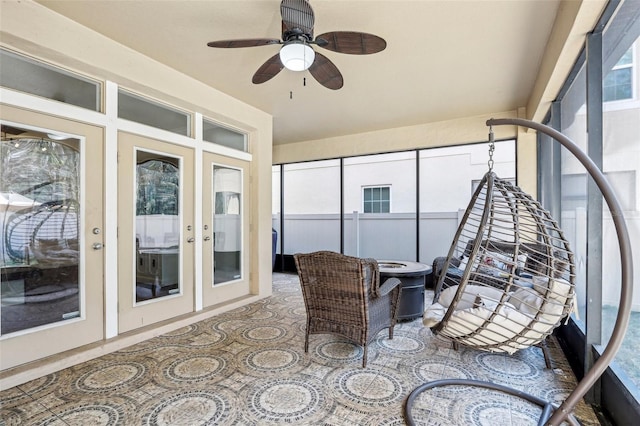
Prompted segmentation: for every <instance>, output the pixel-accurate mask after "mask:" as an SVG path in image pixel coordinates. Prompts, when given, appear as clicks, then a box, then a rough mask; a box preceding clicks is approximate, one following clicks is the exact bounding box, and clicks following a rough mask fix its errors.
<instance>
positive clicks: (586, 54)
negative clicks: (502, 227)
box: [0, 0, 640, 425]
mask: <svg viewBox="0 0 640 426" xmlns="http://www.w3.org/2000/svg"><path fill="white" fill-rule="evenodd" d="M309 3H310V4H311V6H312V7H313V9H314V11H315V18H316V21H315V30H316V33H322V32H324V31H334V30H344V31H361V32H365V33H370V34H375V35H378V36H380V37H382V38H384V39H385V40H386V43H387V46H386V48H385V49H384V50H383V51H381V52H379V53H376V54H372V55H341V54H335V52H328V53H325V51H324V50H322V48H321V47H320V46H317V47H316V50H317V51H318V52H320V51H322V54H325V55H326V56H327V57H328V58H330V59H331V61H333V62H334V64H335V65H336V66H337V67H338V69H339V70H340V71H341V73H342V75H343V76H344V86H343V87H342V88H341V89H339V90H331V89H328V88H326V87H323V86H322V85H321V84H319V83H318V82H317V81H316V80H315V79H314V77H313V76H312V75H310V74H308V73H307V72H304V71H303V72H293V71H289V70H286V69H285V70H283V71H282V72H280V73H279V74H278V75H277V76H275V77H274V78H273V79H271V80H269V81H267V82H264V83H262V84H252V82H251V78H252V76H253V75H254V73H255V72H256V70H257V69H258V68H259V67H260V65H262V64H263V63H264V61H265V60H267V59H268V58H269V57H270V56H272V55H273V54H276V53H277V51H278V48H277V47H276V46H259V47H251V48H243V49H214V48H210V47H207V43H208V42H210V41H212V40H225V39H238V38H253V37H276V38H277V37H279V36H280V34H281V15H280V2H279V1H275V0H269V1H243V2H229V1H211V2H183V1H166V2H145V1H130V2H111V1H102V0H98V1H76V2H67V1H55V0H51V1H50V0H38V1H34V0H27V1H20V2H18V1H8V2H3V3H2V5H1V12H2V13H1V16H0V48H1V49H0V54H1V56H0V71H1V73H0V86H1V87H0V120H1V122H2V151H1V152H0V155H1V157H0V162H2V170H1V171H0V201H1V202H2V204H0V208H1V210H2V211H0V216H1V217H2V234H3V237H2V242H0V249H1V250H0V255H1V256H2V258H1V259H0V266H1V269H2V272H1V275H2V307H1V309H2V318H1V320H0V353H1V354H2V355H1V356H0V391H1V392H0V395H2V394H4V395H5V397H4V398H2V399H1V400H3V401H11V400H12V398H13V397H12V395H13V394H12V393H11V392H16V389H20V386H24V385H25V384H27V383H30V382H32V381H34V380H38V379H42V378H44V377H47V376H48V375H51V374H54V373H56V372H59V371H62V370H64V369H67V368H70V367H73V366H75V365H79V364H81V363H85V362H88V361H91V360H96V359H100V358H99V357H101V356H105V355H108V354H111V353H117V352H118V351H121V350H125V349H126V348H130V347H132V345H137V344H141V343H143V342H146V341H149V340H150V339H153V338H156V337H157V336H160V335H163V334H165V333H173V332H176V330H180V329H182V328H184V327H190V326H192V325H193V324H195V323H198V322H201V321H205V322H206V321H214V320H215V319H216V318H219V317H220V316H221V315H225V314H230V315H236V314H234V313H235V312H238V310H242V309H248V308H247V307H249V306H253V305H252V304H255V303H257V302H261V301H262V302H263V303H265V301H266V300H270V298H271V297H274V296H277V295H276V294H275V293H276V290H275V288H276V286H275V284H274V283H275V282H276V281H277V282H281V283H284V284H282V285H283V286H284V288H285V289H286V288H288V285H289V284H290V282H289V281H287V280H291V279H293V280H295V266H294V265H293V261H292V259H293V254H295V253H297V252H311V251H316V250H332V251H336V252H340V253H344V254H347V255H353V256H358V257H371V258H376V259H404V260H409V261H414V262H421V263H423V264H426V265H431V262H432V261H433V260H434V259H435V258H436V257H438V256H442V255H444V254H446V253H447V251H448V250H449V246H450V244H451V240H452V238H453V236H454V234H455V230H456V226H457V224H458V223H459V222H460V218H461V215H462V213H463V212H464V209H465V208H466V205H467V202H468V200H469V197H470V196H471V194H472V193H473V191H474V190H475V188H476V187H477V185H478V183H479V180H480V179H481V178H482V175H483V174H484V172H485V171H486V170H487V168H488V167H493V168H494V170H495V171H496V172H497V173H499V174H500V176H501V177H502V178H505V179H509V180H511V181H512V182H513V183H515V184H517V185H518V186H519V187H520V188H522V189H523V190H524V191H525V192H527V193H528V194H530V195H531V196H532V197H533V198H535V199H536V200H538V201H539V202H540V203H541V204H542V205H543V206H544V207H545V208H546V209H547V210H548V211H549V212H550V213H551V215H552V216H553V217H555V218H556V219H557V220H558V222H559V223H560V225H561V226H562V227H563V228H564V231H565V233H566V234H567V237H568V239H569V241H570V243H571V245H572V248H573V250H574V251H575V254H576V259H577V262H576V268H577V274H576V276H577V295H576V303H575V304H576V308H575V310H574V312H573V313H572V314H571V315H570V316H569V317H568V318H567V321H566V322H565V323H563V324H562V325H561V326H560V327H559V328H558V329H557V330H556V331H555V333H554V337H553V338H554V342H556V343H555V344H556V345H557V347H558V348H561V349H562V351H560V352H559V353H561V356H562V357H563V362H568V363H569V364H570V365H571V369H572V372H573V374H574V375H575V377H576V378H577V380H580V378H581V377H582V376H583V375H585V374H588V371H589V370H590V368H591V367H592V366H593V364H594V363H595V362H596V361H597V359H598V358H599V356H600V355H601V354H602V351H603V349H604V348H605V347H606V344H607V341H608V339H609V337H610V336H611V330H612V328H613V323H614V322H615V317H616V314H617V311H618V306H619V303H620V300H619V298H620V294H621V289H620V282H621V279H620V269H621V268H620V260H619V257H618V252H617V250H618V249H617V246H616V235H615V232H614V230H613V226H612V221H611V214H610V213H609V211H608V209H607V206H606V205H604V204H603V202H602V197H601V195H600V194H599V193H598V190H597V188H596V187H594V186H593V184H592V182H590V181H589V179H588V177H587V174H586V173H585V171H584V169H583V168H581V166H580V164H578V162H576V161H575V159H574V158H572V157H571V155H570V154H569V153H568V152H567V151H566V150H563V149H562V147H561V146H560V145H559V144H557V143H554V141H553V140H552V139H550V138H549V137H547V136H545V135H542V134H539V133H537V132H535V131H533V130H531V129H527V128H524V127H519V126H495V127H493V128H492V129H491V131H492V133H493V134H494V136H495V141H496V143H495V151H494V150H493V147H491V148H490V144H489V140H488V133H489V131H490V129H489V128H488V126H487V125H486V121H487V120H488V119H491V118H497V119H500V118H521V119H527V120H531V121H534V122H537V123H544V124H547V125H549V126H551V127H553V128H555V129H557V130H558V131H560V132H562V133H563V134H564V135H566V136H568V137H569V138H571V139H572V140H574V141H575V142H576V143H577V144H578V145H579V146H580V147H581V148H582V149H583V150H584V151H585V152H587V153H588V154H589V156H590V157H591V158H592V159H593V160H594V161H595V162H596V163H597V164H598V166H599V167H600V168H602V170H603V171H604V173H605V175H606V176H607V178H608V179H609V180H610V182H611V184H612V185H613V187H614V188H615V190H616V195H617V196H618V198H619V199H620V201H621V205H622V207H623V210H624V217H625V221H626V223H627V226H628V228H629V233H630V237H631V241H632V245H633V248H634V249H635V251H636V252H637V251H639V250H640V248H639V247H640V246H639V245H638V242H639V241H640V213H639V212H640V173H639V172H638V170H639V169H640V166H639V164H640V140H639V139H638V138H639V137H640V131H639V130H640V125H639V124H638V123H640V103H639V102H640V88H639V86H640V84H639V83H638V82H640V66H638V65H639V61H637V60H636V59H637V58H640V43H637V39H638V36H640V19H639V18H640V4H639V3H638V2H637V1H632V0H626V1H625V0H622V1H618V0H609V1H606V0H594V1H577V0H576V1H573V0H572V1H561V0H551V1H545V2H539V1H535V0H531V1H518V2H515V1H513V2H512V1H485V2H468V1H411V2H409V1H407V2H397V1H382V2H373V1H371V2H370V1H365V2H363V1H342V2H330V1H321V0H318V1H313V0H312V1H310V2H309ZM489 164H490V165H489ZM70 230H75V231H76V232H75V233H74V232H70ZM637 258H638V257H637V256H636V259H634V262H635V265H634V266H635V269H636V270H638V269H640V261H638V260H637ZM635 284H638V278H637V277H635ZM426 285H427V290H429V288H432V287H433V282H427V283H426ZM634 287H635V288H636V290H638V291H636V292H635V293H636V294H635V295H634V296H633V300H632V301H631V306H632V313H631V317H630V323H631V326H630V328H629V332H628V333H627V336H626V337H625V340H624V342H623V345H622V347H621V349H620V351H619V354H618V356H617V357H616V358H615V360H614V362H613V363H612V365H611V366H610V367H609V368H608V369H607V371H606V372H605V374H604V375H603V376H602V378H601V379H600V380H598V381H597V383H596V384H595V385H594V386H593V388H592V389H590V390H589V392H588V393H587V395H585V398H584V400H585V402H586V403H587V404H588V405H590V406H592V407H595V408H594V409H595V410H596V411H597V413H598V416H599V417H598V419H599V420H598V421H599V422H600V423H601V424H620V425H625V424H635V423H636V422H637V421H638V419H640V404H639V400H640V391H639V390H638V387H639V386H640V366H638V363H637V357H636V356H635V354H637V351H638V350H640V336H638V335H637V328H634V327H633V326H634V325H637V324H638V321H640V314H639V312H640V286H639V285H634ZM427 293H428V292H427ZM54 295H55V297H56V298H58V299H59V300H64V302H65V303H64V304H62V303H61V304H59V305H56V311H55V312H49V311H47V312H46V315H44V314H42V310H38V309H37V308H35V309H33V308H34V306H45V305H46V303H47V300H48V299H47V298H48V297H54ZM285 299H286V298H285ZM43 302H44V304H43ZM425 302H426V303H429V302H430V300H428V299H427V300H425ZM29 305H31V308H32V309H31V310H29V309H24V310H23V308H24V307H28V306H29ZM45 311H46V309H45ZM234 318H235V317H234ZM238 321H242V317H241V316H240V317H239V318H238ZM416 321H417V323H418V324H420V320H419V319H418V320H416ZM407 327H409V326H407ZM417 329H421V327H419V325H416V324H414V325H412V326H411V328H408V330H412V331H413V330H417ZM420 333H424V331H420ZM301 334H304V332H303V331H302V332H301ZM43 342H44V343H43ZM440 344H441V343H440ZM381 354H382V352H381ZM380 356H382V355H380ZM311 358H312V360H311V361H310V362H313V356H312V357H311ZM352 361H353V360H352ZM353 363H354V364H356V365H357V364H358V361H357V360H356V361H353ZM374 364H375V362H374ZM351 367H353V366H351ZM489 380H491V377H489ZM394 409H396V410H398V415H397V416H396V417H398V416H399V410H400V408H399V407H395V408H394ZM356 411H357V410H356ZM334 415H335V413H334ZM338 417H339V416H337V417H336V418H338ZM377 419H378V420H380V419H381V418H377ZM367 421H371V419H367ZM434 421H435V420H434ZM352 423H354V424H357V421H356V420H353V421H352ZM345 424H347V423H345ZM478 424H481V423H478ZM511 424H517V421H514V420H512V421H511Z"/></svg>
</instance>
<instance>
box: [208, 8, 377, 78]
mask: <svg viewBox="0 0 640 426" xmlns="http://www.w3.org/2000/svg"><path fill="white" fill-rule="evenodd" d="M280 14H281V15H282V40H280V39H275V38H253V39H239V40H220V41H212V42H209V43H207V46H209V47H222V48H235V47H255V46H268V45H271V44H281V45H282V47H281V48H280V52H279V53H278V54H276V55H274V56H272V57H271V58H269V59H268V60H267V61H266V62H265V63H264V64H263V65H262V66H261V67H260V68H258V70H257V71H256V73H255V74H254V75H253V79H252V81H253V83H254V84H260V83H264V82H265V81H269V80H271V79H272V78H273V77H275V76H276V75H277V74H278V73H279V72H280V71H282V68H287V69H289V70H292V71H304V70H307V69H308V70H309V72H310V73H311V75H312V76H313V77H314V78H315V79H316V80H317V81H318V82H319V83H320V84H322V85H323V86H324V87H327V88H329V89H333V90H337V89H340V88H341V87H342V86H343V84H344V81H343V78H342V74H340V71H339V70H338V68H337V67H336V66H335V65H334V64H333V62H331V61H330V60H329V59H328V58H327V57H326V56H324V55H322V54H320V53H318V52H315V51H314V50H313V48H312V47H311V45H316V46H319V47H322V48H324V49H327V50H331V51H334V52H339V53H348V54H351V55H368V54H371V53H378V52H380V51H382V50H384V49H385V47H387V42H386V41H384V39H382V38H380V37H378V36H376V35H373V34H367V33H361V32H355V31H332V32H328V33H324V34H320V35H319V36H317V37H316V38H315V39H314V38H313V24H314V21H315V17H314V13H313V9H312V8H311V5H310V4H309V2H308V1H307V0H282V2H281V3H280Z"/></svg>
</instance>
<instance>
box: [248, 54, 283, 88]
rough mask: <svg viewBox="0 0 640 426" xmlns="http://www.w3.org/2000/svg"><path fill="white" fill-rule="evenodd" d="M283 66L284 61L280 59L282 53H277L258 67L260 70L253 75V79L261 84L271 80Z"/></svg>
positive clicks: (255, 82) (254, 82)
mask: <svg viewBox="0 0 640 426" xmlns="http://www.w3.org/2000/svg"><path fill="white" fill-rule="evenodd" d="M282 68H284V65H282V61H281V60H280V54H279V53H276V54H275V55H273V56H272V57H271V58H269V59H268V60H267V62H265V63H264V64H262V66H261V67H260V68H258V71H256V73H255V74H254V75H253V79H252V80H251V81H252V82H253V84H261V83H264V82H265V81H269V80H271V79H272V78H273V77H275V76H276V75H277V74H278V73H279V72H280V71H282Z"/></svg>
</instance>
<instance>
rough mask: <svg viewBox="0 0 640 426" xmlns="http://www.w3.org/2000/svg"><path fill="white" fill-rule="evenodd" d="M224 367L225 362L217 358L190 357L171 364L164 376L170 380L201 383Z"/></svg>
mask: <svg viewBox="0 0 640 426" xmlns="http://www.w3.org/2000/svg"><path fill="white" fill-rule="evenodd" d="M225 366H226V361H225V360H224V359H223V358H220V357H217V356H191V357H189V358H187V359H181V360H178V361H175V362H173V363H171V365H169V367H168V368H167V369H166V371H165V374H166V376H167V378H169V379H171V380H178V381H188V382H193V381H202V380H205V379H208V378H210V377H212V376H215V375H216V374H218V373H220V371H222V370H223V369H224V368H225Z"/></svg>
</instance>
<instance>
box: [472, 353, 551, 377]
mask: <svg viewBox="0 0 640 426" xmlns="http://www.w3.org/2000/svg"><path fill="white" fill-rule="evenodd" d="M475 358H476V362H477V363H478V364H480V365H481V366H482V367H484V368H486V369H487V370H488V371H489V373H490V374H491V375H499V376H501V377H502V378H505V379H518V380H520V379H535V378H536V377H537V376H538V375H539V373H540V372H539V370H538V369H537V368H535V367H534V366H532V365H531V364H529V363H528V362H526V361H524V360H522V359H519V358H516V357H515V356H507V355H505V354H494V353H491V352H481V353H479V354H477V355H476V357H475Z"/></svg>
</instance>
